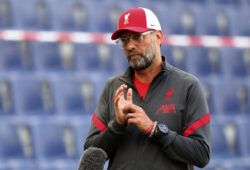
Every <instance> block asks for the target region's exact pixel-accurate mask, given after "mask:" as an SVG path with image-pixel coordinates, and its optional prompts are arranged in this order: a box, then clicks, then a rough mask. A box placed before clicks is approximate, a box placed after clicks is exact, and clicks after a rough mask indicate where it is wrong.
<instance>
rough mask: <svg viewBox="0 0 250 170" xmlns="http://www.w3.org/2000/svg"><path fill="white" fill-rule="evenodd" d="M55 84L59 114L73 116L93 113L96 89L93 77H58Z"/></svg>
mask: <svg viewBox="0 0 250 170" xmlns="http://www.w3.org/2000/svg"><path fill="white" fill-rule="evenodd" d="M53 85H54V91H55V100H56V103H55V104H56V109H57V113H58V114H64V115H68V116H72V115H85V114H88V113H91V114H92V113H93V110H94V106H95V104H96V99H95V93H96V89H95V83H94V82H93V80H92V79H91V77H84V76H82V78H76V77H63V78H60V77H58V78H57V79H55V80H54V83H53Z"/></svg>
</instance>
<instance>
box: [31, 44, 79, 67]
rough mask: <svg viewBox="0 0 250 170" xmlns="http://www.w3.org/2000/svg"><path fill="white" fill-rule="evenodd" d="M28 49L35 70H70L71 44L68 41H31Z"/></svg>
mask: <svg viewBox="0 0 250 170" xmlns="http://www.w3.org/2000/svg"><path fill="white" fill-rule="evenodd" d="M30 49H31V52H32V55H33V58H34V67H35V69H36V70H37V71H66V70H68V71H69V70H72V69H73V67H74V65H73V61H72V60H73V46H72V45H71V44H69V43H56V42H31V43H30Z"/></svg>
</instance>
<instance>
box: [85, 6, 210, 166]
mask: <svg viewBox="0 0 250 170" xmlns="http://www.w3.org/2000/svg"><path fill="white" fill-rule="evenodd" d="M111 38H112V40H117V44H118V45H119V46H120V47H121V48H122V49H123V50H124V53H125V55H126V57H127V60H128V63H129V65H130V67H129V68H128V69H127V71H126V72H125V73H124V74H122V75H118V76H115V77H112V78H111V79H109V81H108V82H107V83H106V85H105V88H104V90H103V92H102V95H101V97H100V100H99V103H98V106H97V108H96V110H95V113H94V114H93V118H92V125H91V129H90V132H89V135H88V137H87V139H86V143H85V149H87V148H88V147H90V146H94V147H99V148H102V149H104V150H105V151H106V152H107V154H108V156H109V170H175V169H178V170H184V169H194V165H195V166H198V167H204V166H205V165H206V164H207V163H208V162H209V159H210V114H209V110H208V106H207V103H206V100H205V97H204V95H203V92H202V87H201V85H200V83H199V81H198V80H197V79H196V78H195V77H194V76H192V75H190V74H188V73H185V72H183V71H181V70H179V69H177V68H175V67H173V66H171V65H170V64H168V63H167V62H166V59H165V57H163V56H161V50H160V48H161V44H162V41H163V32H162V31H161V26H160V23H159V21H158V19H157V17H156V16H155V15H154V13H153V12H152V11H150V10H149V9H145V8H139V7H137V8H132V9H129V10H128V11H126V12H125V13H123V14H122V15H121V17H120V19H119V25H118V30H117V31H115V32H114V33H113V35H112V37H111Z"/></svg>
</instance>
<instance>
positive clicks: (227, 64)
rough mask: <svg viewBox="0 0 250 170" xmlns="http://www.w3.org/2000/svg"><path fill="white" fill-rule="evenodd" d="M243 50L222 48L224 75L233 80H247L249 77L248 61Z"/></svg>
mask: <svg viewBox="0 0 250 170" xmlns="http://www.w3.org/2000/svg"><path fill="white" fill-rule="evenodd" d="M243 52H244V51H243V49H237V48H220V49H219V53H220V55H221V60H222V73H223V74H224V76H226V77H230V78H233V79H238V78H246V77H247V75H248V69H247V61H246V58H245V57H244V53H243Z"/></svg>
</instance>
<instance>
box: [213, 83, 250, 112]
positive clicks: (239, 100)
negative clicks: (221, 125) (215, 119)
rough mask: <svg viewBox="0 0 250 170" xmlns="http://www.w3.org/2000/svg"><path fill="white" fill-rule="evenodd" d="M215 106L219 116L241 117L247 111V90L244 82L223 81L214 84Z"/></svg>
mask: <svg viewBox="0 0 250 170" xmlns="http://www.w3.org/2000/svg"><path fill="white" fill-rule="evenodd" d="M212 90H213V91H212V94H213V96H212V97H213V98H212V101H213V105H214V107H215V111H216V112H217V113H218V114H226V115H228V114H231V115H241V114H244V113H245V112H246V110H247V90H246V85H245V83H244V82H240V81H233V82H232V81H230V80H228V81H227V80H222V81H217V82H216V83H213V88H212Z"/></svg>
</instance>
